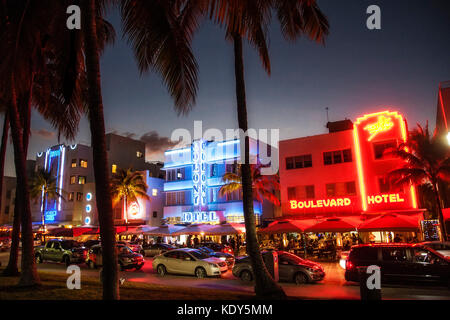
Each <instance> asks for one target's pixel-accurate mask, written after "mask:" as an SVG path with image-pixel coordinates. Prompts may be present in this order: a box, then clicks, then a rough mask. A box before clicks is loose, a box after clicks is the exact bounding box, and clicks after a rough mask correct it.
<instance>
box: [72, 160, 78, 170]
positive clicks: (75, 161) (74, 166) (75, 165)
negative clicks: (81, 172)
mask: <svg viewBox="0 0 450 320" xmlns="http://www.w3.org/2000/svg"><path fill="white" fill-rule="evenodd" d="M71 167H72V168H76V167H77V159H72V164H71Z"/></svg>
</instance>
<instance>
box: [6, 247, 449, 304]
mask: <svg viewBox="0 0 450 320" xmlns="http://www.w3.org/2000/svg"><path fill="white" fill-rule="evenodd" d="M7 261H8V253H0V262H1V264H2V266H5V265H6V264H7ZM322 265H323V266H324V269H325V273H326V277H325V279H324V281H322V282H319V283H315V284H306V285H303V286H296V285H295V284H291V283H281V286H282V287H283V289H284V290H285V292H286V294H287V295H288V296H292V297H299V298H305V299H351V300H354V299H359V298H360V295H359V286H358V284H355V283H349V282H346V281H345V279H344V271H343V270H342V269H341V268H340V267H339V265H338V264H337V263H323V264H322ZM80 266H81V270H82V274H83V275H85V276H89V277H98V275H99V270H95V269H94V270H91V269H89V268H87V266H86V265H80ZM38 269H39V270H42V271H44V270H45V271H47V272H54V273H57V274H66V267H65V266H64V265H63V264H60V263H52V262H45V263H43V264H39V265H38ZM121 277H123V278H125V279H126V281H133V282H142V283H150V284H162V285H169V286H174V287H196V288H208V289H220V290H231V291H238V292H249V293H252V292H253V286H252V284H248V283H243V282H241V281H240V280H238V279H236V278H235V277H234V276H233V275H232V273H231V271H228V272H227V273H225V274H224V275H222V277H221V278H207V279H197V278H196V277H194V276H192V277H190V276H177V275H167V276H164V277H160V276H158V275H157V274H156V272H154V271H153V269H152V259H151V258H148V257H147V258H146V259H145V265H144V267H143V268H142V269H141V270H139V271H136V270H134V269H132V270H130V271H122V272H121ZM382 296H383V299H389V300H391V299H392V300H396V299H402V300H404V299H406V300H450V290H449V289H447V288H446V287H434V286H433V287H432V286H424V285H421V286H418V285H415V286H406V285H389V286H387V285H385V286H383V288H382Z"/></svg>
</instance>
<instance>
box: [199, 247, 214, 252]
mask: <svg viewBox="0 0 450 320" xmlns="http://www.w3.org/2000/svg"><path fill="white" fill-rule="evenodd" d="M198 249H199V250H200V251H202V252H205V253H210V254H211V253H214V250H213V249H211V248H208V247H200V248H198Z"/></svg>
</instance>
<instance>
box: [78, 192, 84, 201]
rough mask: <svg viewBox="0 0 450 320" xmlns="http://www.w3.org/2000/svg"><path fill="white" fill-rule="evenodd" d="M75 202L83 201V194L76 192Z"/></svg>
mask: <svg viewBox="0 0 450 320" xmlns="http://www.w3.org/2000/svg"><path fill="white" fill-rule="evenodd" d="M77 201H83V192H77Z"/></svg>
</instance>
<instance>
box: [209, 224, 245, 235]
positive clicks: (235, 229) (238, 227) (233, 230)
mask: <svg viewBox="0 0 450 320" xmlns="http://www.w3.org/2000/svg"><path fill="white" fill-rule="evenodd" d="M241 233H245V225H244V224H241V223H222V224H218V225H215V226H212V228H211V229H210V230H208V232H207V234H208V235H214V236H226V235H229V234H241Z"/></svg>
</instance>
